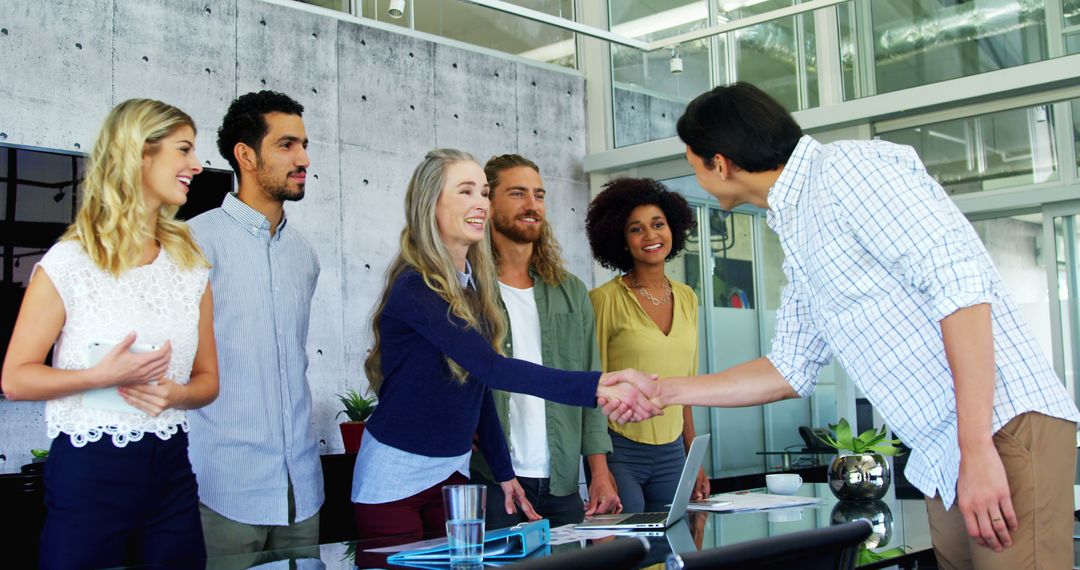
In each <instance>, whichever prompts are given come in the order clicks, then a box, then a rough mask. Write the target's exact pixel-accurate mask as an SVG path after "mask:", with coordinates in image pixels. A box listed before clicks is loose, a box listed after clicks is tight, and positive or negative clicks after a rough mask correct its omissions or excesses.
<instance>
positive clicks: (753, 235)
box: [746, 212, 774, 471]
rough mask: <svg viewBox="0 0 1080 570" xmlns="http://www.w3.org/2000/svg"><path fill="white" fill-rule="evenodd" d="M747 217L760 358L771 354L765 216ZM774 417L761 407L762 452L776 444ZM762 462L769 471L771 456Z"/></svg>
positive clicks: (749, 215) (765, 457)
mask: <svg viewBox="0 0 1080 570" xmlns="http://www.w3.org/2000/svg"><path fill="white" fill-rule="evenodd" d="M746 216H747V217H748V218H749V219H750V224H749V225H750V243H751V244H752V247H751V250H750V251H751V253H750V255H751V260H750V263H751V267H752V268H753V270H752V271H751V274H752V275H753V276H754V308H753V311H754V316H756V317H757V342H758V356H759V357H760V356H764V355H765V354H768V352H769V350H768V347H766V346H765V334H764V331H765V325H766V323H765V310H764V303H763V302H762V299H764V292H765V269H764V267H763V264H762V263H761V259H762V258H763V255H762V251H763V250H764V244H762V238H761V232H760V231H758V230H759V225H760V221H761V220H760V218H762V217H764V214H763V213H761V212H756V213H753V214H746ZM772 416H773V410H772V407H771V406H767V405H763V406H761V421H762V424H763V425H762V432H763V436H764V440H765V449H763V450H762V451H768V450H769V447H770V446H771V445H772V444H773V443H774V442H773V428H772ZM761 461H762V464H763V466H764V467H765V470H766V471H768V468H769V456H768V455H762V456H761Z"/></svg>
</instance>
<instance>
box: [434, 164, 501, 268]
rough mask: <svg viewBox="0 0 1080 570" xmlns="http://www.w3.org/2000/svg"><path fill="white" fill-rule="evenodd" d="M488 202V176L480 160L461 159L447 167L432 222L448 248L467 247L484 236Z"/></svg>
mask: <svg viewBox="0 0 1080 570" xmlns="http://www.w3.org/2000/svg"><path fill="white" fill-rule="evenodd" d="M489 206H490V203H489V202H488V184H487V177H486V176H484V169H483V168H480V165H479V164H477V163H475V162H473V161H471V160H463V161H460V162H455V163H453V164H451V165H450V166H449V167H447V169H446V183H445V184H444V185H443V189H442V193H440V194H439V199H438V201H437V202H436V203H435V222H436V224H437V225H438V227H439V237H440V238H442V241H443V243H444V244H446V247H447V248H448V249H450V250H451V252H453V251H462V250H467V249H468V247H469V246H471V245H473V244H475V243H478V242H479V241H480V240H482V239H484V224H485V223H486V222H487V217H488V209H489Z"/></svg>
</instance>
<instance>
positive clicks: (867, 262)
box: [643, 83, 1080, 570]
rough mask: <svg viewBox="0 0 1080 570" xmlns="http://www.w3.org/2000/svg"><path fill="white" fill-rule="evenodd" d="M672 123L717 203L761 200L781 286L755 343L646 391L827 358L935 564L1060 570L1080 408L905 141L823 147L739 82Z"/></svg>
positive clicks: (726, 400)
mask: <svg viewBox="0 0 1080 570" xmlns="http://www.w3.org/2000/svg"><path fill="white" fill-rule="evenodd" d="M678 132H679V137H680V138H681V139H682V141H683V142H684V143H686V158H687V160H688V161H689V162H690V164H691V166H692V167H693V168H694V172H695V174H696V175H697V180H698V183H699V184H700V185H701V187H702V188H704V189H705V190H707V191H708V192H709V193H710V194H712V195H713V196H714V197H716V199H717V200H718V201H719V202H720V206H721V207H722V208H724V209H725V210H730V209H732V208H734V207H736V206H738V205H740V204H753V205H755V206H758V207H760V208H765V209H767V210H768V223H769V226H770V227H771V228H772V229H773V230H774V231H775V232H776V233H777V234H778V235H779V237H780V244H781V246H782V248H783V250H784V266H783V268H784V274H785V276H786V277H787V280H788V283H787V285H786V286H785V288H784V292H783V296H782V299H781V306H780V308H779V310H778V312H777V315H776V335H775V337H774V340H773V345H772V350H771V351H770V353H769V354H768V356H765V357H762V358H758V359H756V360H753V361H750V362H747V363H744V364H741V365H738V366H735V367H733V368H730V369H728V370H725V371H723V372H718V373H715V374H709V375H706V376H699V377H695V378H670V379H664V380H663V381H661V382H660V383H659V385H660V388H659V392H658V393H657V396H656V397H657V399H658V401H659V403H660V404H661V405H668V404H694V405H702V404H705V405H714V406H729V407H731V406H750V405H757V404H763V403H766V402H774V401H777V400H782V399H786V398H796V397H806V396H808V395H809V394H810V393H811V392H813V390H814V387H815V385H816V382H817V376H818V372H819V371H820V370H821V368H822V367H823V366H825V365H827V364H828V363H829V362H830V361H831V360H832V358H833V357H834V356H835V357H836V358H838V359H839V361H840V363H841V364H842V365H843V367H844V369H845V371H846V372H847V373H848V375H849V376H850V377H851V378H852V380H853V381H854V382H855V384H856V385H858V387H859V388H860V389H861V390H862V392H863V393H864V394H865V395H866V397H867V398H868V399H869V400H870V401H871V402H872V403H873V405H874V406H875V408H876V409H877V410H878V411H879V412H880V413H881V415H882V417H883V418H884V419H885V421H886V423H888V425H889V427H890V428H891V429H892V431H893V432H894V433H895V434H896V435H897V436H898V437H900V439H901V440H903V441H904V443H905V444H907V445H908V446H909V447H911V449H912V452H911V457H910V459H909V460H908V464H907V468H906V470H905V474H906V475H907V477H908V479H909V480H910V481H911V482H912V484H914V485H915V486H916V487H917V488H918V489H919V490H921V491H922V492H923V493H924V494H925V495H926V497H927V498H926V502H927V511H928V514H929V519H930V526H931V534H932V537H933V542H934V549H935V551H936V554H937V557H938V561H939V564H940V565H941V567H942V568H1008V569H1009V570H1015V569H1017V568H1036V567H1037V568H1071V567H1072V563H1073V547H1072V535H1071V532H1072V529H1073V516H1072V515H1073V481H1074V478H1075V470H1076V422H1077V421H1078V420H1080V413H1078V412H1077V408H1076V405H1075V404H1074V402H1073V400H1072V398H1071V397H1070V395H1069V393H1068V392H1067V390H1066V389H1065V386H1064V384H1063V383H1062V381H1061V380H1060V379H1059V378H1058V377H1057V375H1056V374H1055V373H1054V370H1053V368H1052V367H1051V365H1050V363H1049V361H1048V360H1047V358H1046V356H1045V355H1044V354H1043V353H1042V351H1041V350H1040V349H1039V346H1038V345H1037V343H1036V342H1035V339H1034V336H1033V335H1032V333H1031V331H1030V329H1029V328H1028V326H1027V324H1026V323H1025V322H1024V320H1023V318H1022V316H1021V315H1020V312H1019V311H1018V310H1017V307H1016V304H1015V303H1014V302H1013V300H1012V298H1011V297H1010V296H1009V294H1008V292H1006V291H1005V288H1004V286H1003V285H1002V283H1001V279H1000V277H999V276H998V274H997V271H996V270H995V269H994V266H993V264H992V262H991V260H990V257H989V255H988V254H987V252H986V248H985V247H984V246H983V244H982V242H981V241H980V240H979V238H978V236H977V235H976V233H975V231H974V229H973V228H972V227H971V224H970V223H968V221H967V219H966V218H964V216H963V214H961V213H960V211H959V210H958V209H957V207H956V206H955V204H954V203H953V201H952V200H951V199H950V198H949V197H948V196H947V195H946V193H945V191H944V190H943V189H942V188H941V186H940V185H939V184H938V183H937V182H936V181H935V180H934V179H933V178H932V177H931V176H930V175H929V174H928V173H927V172H926V168H925V167H924V166H923V164H922V162H921V161H920V160H919V157H918V156H917V155H916V154H915V151H914V150H913V149H911V148H910V147H906V146H898V145H894V144H891V143H887V142H883V141H844V142H837V143H833V144H827V145H823V144H821V143H819V142H817V141H816V140H814V139H813V138H811V137H809V136H804V135H803V134H802V130H801V129H800V127H799V125H798V124H797V123H796V122H795V120H794V119H793V118H792V117H791V115H790V114H789V113H788V112H787V111H786V110H785V109H784V108H783V107H782V106H781V105H780V104H779V103H777V102H776V101H775V100H773V99H772V98H771V97H769V96H768V95H766V94H765V93H763V92H762V91H761V90H759V89H758V88H756V87H754V86H752V85H749V84H745V83H736V84H733V85H730V86H722V87H717V88H715V89H713V90H712V91H709V92H707V93H705V94H703V95H701V96H699V97H698V98H697V99H695V100H694V101H692V102H691V103H690V105H689V106H688V107H687V109H686V113H685V114H684V115H683V116H682V117H681V118H680V119H679V122H678ZM643 388H645V389H647V388H648V387H647V386H643Z"/></svg>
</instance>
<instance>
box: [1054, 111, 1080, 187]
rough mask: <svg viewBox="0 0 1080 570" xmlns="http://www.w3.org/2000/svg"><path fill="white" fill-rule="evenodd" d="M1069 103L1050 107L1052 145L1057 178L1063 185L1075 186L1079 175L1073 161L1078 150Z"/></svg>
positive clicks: (1079, 153)
mask: <svg viewBox="0 0 1080 570" xmlns="http://www.w3.org/2000/svg"><path fill="white" fill-rule="evenodd" d="M1071 103H1072V102H1071V101H1059V102H1057V103H1054V104H1053V105H1051V109H1052V113H1053V117H1054V122H1053V129H1054V143H1055V146H1056V147H1057V160H1058V176H1059V177H1060V180H1061V182H1062V184H1064V185H1072V184H1076V183H1077V182H1078V179H1080V173H1078V172H1077V168H1078V166H1080V165H1078V164H1077V162H1078V161H1076V160H1075V157H1078V156H1080V148H1077V146H1076V139H1075V138H1074V136H1073V124H1074V123H1073V121H1074V119H1075V118H1074V117H1073V113H1072V104H1071ZM1067 159H1069V160H1067ZM1066 161H1067V162H1068V164H1066Z"/></svg>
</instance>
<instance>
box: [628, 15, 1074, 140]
mask: <svg viewBox="0 0 1080 570" xmlns="http://www.w3.org/2000/svg"><path fill="white" fill-rule="evenodd" d="M800 3H801V2H799V1H797V0H694V1H691V0H657V1H654V2H648V3H645V2H639V1H635V0H609V2H608V6H609V12H610V13H609V16H610V24H611V28H612V29H613V30H616V29H620V26H622V27H623V28H622V29H626V30H628V31H629V32H631V33H628V34H627V35H633V32H638V33H640V32H641V31H642V30H644V31H647V32H648V33H647V34H645V33H642V34H641V35H639V36H633V37H636V38H638V39H643V40H649V41H652V40H657V39H662V38H666V37H671V36H674V35H677V34H681V33H684V32H687V31H692V30H696V29H701V28H705V27H709V26H715V25H718V24H724V23H737V22H738V21H739V20H740V19H742V18H747V17H752V16H759V15H762V14H766V13H768V12H770V11H774V10H777V9H780V8H785V7H790V6H795V5H798V4H800ZM650 8H652V9H651V10H650ZM661 15H668V17H665V18H664V19H663V21H664V22H665V23H663V24H661V23H660V21H659V20H658V19H657V18H659V17H660V16H661ZM650 16H652V17H654V18H653V19H649V20H648V22H649V24H650V25H649V26H647V27H645V28H642V27H640V26H638V27H635V26H636V24H637V23H639V22H641V21H642V20H643V19H646V18H650ZM677 16H678V17H677ZM1075 53H1080V0H1011V1H1008V2H1004V1H993V2H982V1H961V2H948V3H943V2H941V1H940V0H850V1H848V2H843V3H840V4H837V5H836V6H831V7H827V8H821V9H818V10H816V11H813V12H807V13H803V14H799V15H795V16H785V17H782V18H777V19H772V20H769V21H766V22H762V23H758V24H755V25H752V26H747V27H743V28H738V29H735V30H733V31H730V32H727V33H723V34H719V35H715V36H710V37H708V38H704V39H699V40H694V41H693V42H688V43H686V44H680V45H679V46H676V47H675V48H674V49H672V50H657V51H653V52H642V51H640V50H635V49H633V48H624V47H615V46H613V47H612V50H611V74H612V76H611V78H612V112H613V114H614V119H613V124H614V141H613V142H614V146H615V147H616V148H619V147H623V146H627V145H632V144H637V143H640V142H646V141H652V140H658V139H661V138H666V137H670V136H673V134H674V124H675V120H677V118H678V114H679V111H676V112H675V113H674V114H673V113H671V112H669V109H670V108H671V107H675V108H677V109H679V110H681V107H682V106H685V104H686V103H687V102H688V101H689V100H690V99H692V98H693V97H695V96H696V95H698V94H700V93H702V92H704V91H706V90H707V89H708V88H710V87H712V86H714V85H724V84H728V83H732V82H734V81H749V82H751V83H754V84H755V85H757V86H759V87H761V88H762V89H764V90H765V91H766V92H768V93H769V94H770V95H772V96H773V97H775V98H776V99H777V100H779V101H780V102H781V103H783V104H784V105H785V106H786V107H787V108H788V109H789V110H791V111H799V110H805V109H811V108H815V107H818V106H819V105H821V104H822V103H821V102H822V101H823V100H828V94H829V93H832V92H833V91H835V92H836V93H838V97H839V100H841V101H852V100H856V99H860V98H863V97H867V96H872V95H879V94H883V93H891V92H895V91H900V90H903V89H908V88H912V87H918V86H921V85H927V84H932V83H937V82H940V81H946V80H949V79H956V78H959V77H965V76H969V75H976V74H979V73H985V72H989V71H996V70H1000V69H1007V68H1011V67H1016V66H1020V65H1024V64H1029V63H1034V62H1038V61H1043V60H1046V59H1049V58H1053V57H1058V56H1063V55H1070V54H1075ZM674 56H678V57H680V58H682V62H683V65H684V69H686V70H687V71H686V72H684V73H683V74H673V73H672V72H671V71H670V69H668V67H669V66H668V65H667V62H669V61H670V59H671V58H672V57H674ZM824 58H828V59H829V60H831V61H822V60H823V59H824ZM646 62H653V65H652V67H651V69H650V70H649V71H650V72H649V73H643V72H642V69H643V67H645V66H646ZM691 66H693V68H694V69H695V73H696V77H694V78H691V79H688V78H686V77H685V75H688V74H689V70H690V68H691ZM702 66H707V69H705V70H704V71H701V72H700V73H698V72H697V71H696V70H698V69H700V68H701V67H702ZM827 67H835V68H836V69H837V70H838V72H837V73H835V74H833V75H835V76H830V77H826V78H820V77H819V70H820V69H822V68H827ZM680 75H682V76H680ZM629 107H634V109H633V110H634V111H641V110H645V112H646V115H647V116H648V117H649V120H648V121H645V120H644V119H643V118H642V116H641V115H640V114H639V113H634V112H629V111H628V109H629ZM652 109H663V111H661V114H664V113H666V115H667V117H659V116H658V114H655V113H652V112H651V111H652ZM673 115H674V116H673ZM665 118H666V119H667V120H666V121H665V120H662V119H665Z"/></svg>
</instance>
